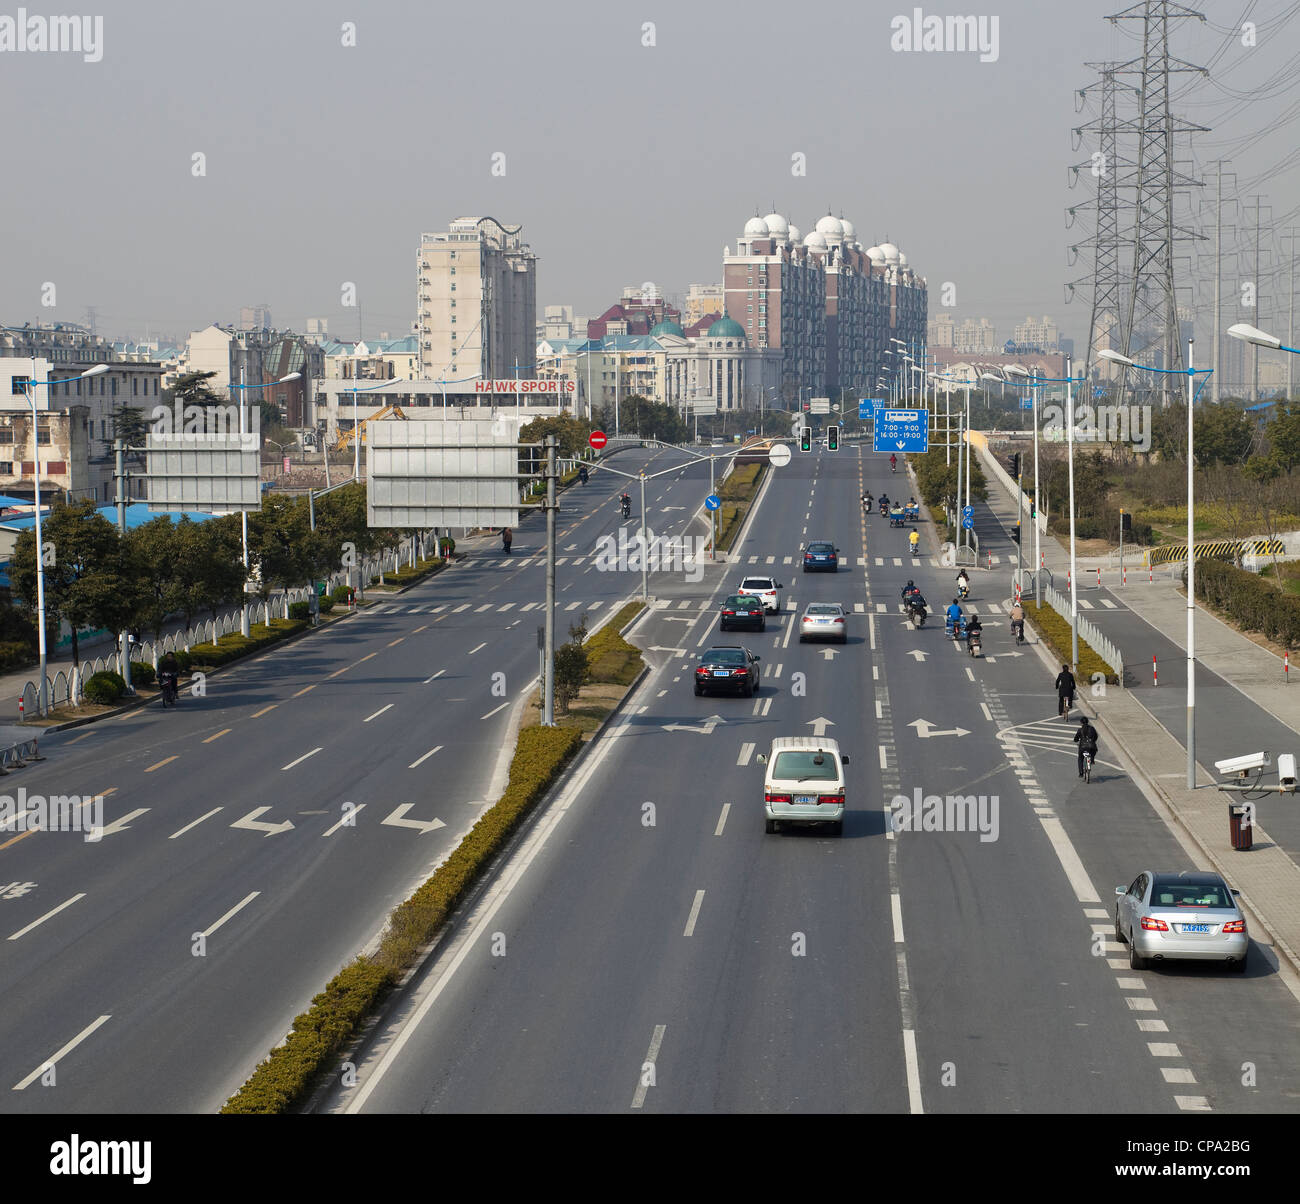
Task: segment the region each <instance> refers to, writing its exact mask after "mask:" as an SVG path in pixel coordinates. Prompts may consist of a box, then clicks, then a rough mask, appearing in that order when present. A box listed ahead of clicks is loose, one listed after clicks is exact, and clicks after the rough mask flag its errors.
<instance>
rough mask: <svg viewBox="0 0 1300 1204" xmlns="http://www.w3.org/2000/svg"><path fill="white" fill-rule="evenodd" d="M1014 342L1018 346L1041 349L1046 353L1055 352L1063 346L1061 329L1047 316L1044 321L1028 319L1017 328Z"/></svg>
mask: <svg viewBox="0 0 1300 1204" xmlns="http://www.w3.org/2000/svg"><path fill="white" fill-rule="evenodd" d="M1013 337H1014V341H1015V343H1016V344H1017V345H1021V344H1024V345H1028V346H1030V347H1041V348H1042V349H1043V350H1044V351H1055V350H1056V349H1057V348H1058V347H1059V346H1060V345H1061V328H1060V327H1059V326H1057V324H1056V323H1055V322H1054V321H1053V320H1052V319H1051V318H1050V317H1048V316H1047V315H1046V314H1044V315H1043V318H1042V321H1039V320H1038V319H1037V318H1026V319H1025V320H1024V321H1023V322H1021V323H1019V324H1018V325H1017V326H1016V328H1015V333H1014V336H1013Z"/></svg>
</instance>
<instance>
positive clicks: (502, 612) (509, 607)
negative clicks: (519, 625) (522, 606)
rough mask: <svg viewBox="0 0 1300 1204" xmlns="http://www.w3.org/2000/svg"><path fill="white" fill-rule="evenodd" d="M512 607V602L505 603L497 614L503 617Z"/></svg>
mask: <svg viewBox="0 0 1300 1204" xmlns="http://www.w3.org/2000/svg"><path fill="white" fill-rule="evenodd" d="M513 606H514V603H513V602H507V603H506V604H505V605H504V606H502V607H501V609H500V610H498V611H497V614H502V615H503V614H505V613H506V611H508V610H510V609H511V608H512V607H513Z"/></svg>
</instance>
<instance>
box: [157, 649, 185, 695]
mask: <svg viewBox="0 0 1300 1204" xmlns="http://www.w3.org/2000/svg"><path fill="white" fill-rule="evenodd" d="M180 672H181V664H180V661H178V660H177V659H176V654H175V653H174V652H167V653H164V655H163V658H162V659H161V660H160V661H159V662H158V687H159V689H160V690H161V691H162V692H163V694H164V695H165V696H166V699H165V700H166V701H170V702H175V701H176V696H177V689H176V683H177V682H178V681H179V680H180Z"/></svg>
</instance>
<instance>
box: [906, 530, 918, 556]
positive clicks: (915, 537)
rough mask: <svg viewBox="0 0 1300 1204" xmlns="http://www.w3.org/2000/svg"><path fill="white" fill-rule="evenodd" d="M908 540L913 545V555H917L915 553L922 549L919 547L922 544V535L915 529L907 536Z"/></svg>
mask: <svg viewBox="0 0 1300 1204" xmlns="http://www.w3.org/2000/svg"><path fill="white" fill-rule="evenodd" d="M907 542H908V543H909V544H910V545H911V547H912V555H913V556H915V555H916V554H917V553H918V551H919V550H920V549H919V545H920V543H921V536H920V535H919V534H918V533H917V532H916V531H913V532H912V533H911V534H910V535H909V536H908V537H907Z"/></svg>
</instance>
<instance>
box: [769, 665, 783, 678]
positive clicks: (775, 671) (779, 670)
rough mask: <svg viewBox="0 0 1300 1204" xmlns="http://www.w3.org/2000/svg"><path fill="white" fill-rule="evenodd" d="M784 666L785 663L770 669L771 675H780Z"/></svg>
mask: <svg viewBox="0 0 1300 1204" xmlns="http://www.w3.org/2000/svg"><path fill="white" fill-rule="evenodd" d="M784 668H785V665H783V664H780V665H777V667H776V668H775V669H774V670H773V671H772V676H773V677H780V676H781V670H782V669H784Z"/></svg>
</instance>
